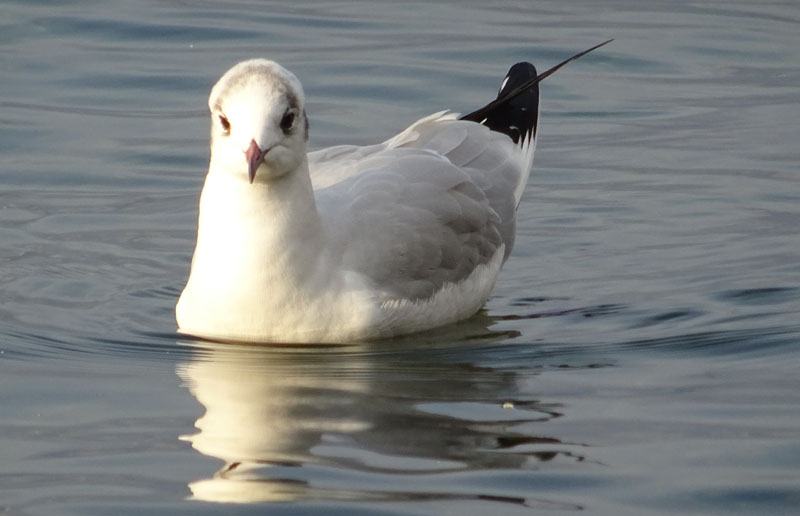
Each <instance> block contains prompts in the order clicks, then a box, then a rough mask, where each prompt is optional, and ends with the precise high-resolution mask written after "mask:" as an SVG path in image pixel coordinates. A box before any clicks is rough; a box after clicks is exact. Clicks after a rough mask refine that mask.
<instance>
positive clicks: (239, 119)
mask: <svg viewBox="0 0 800 516" xmlns="http://www.w3.org/2000/svg"><path fill="white" fill-rule="evenodd" d="M606 43H608V41H607V42H605V43H602V44H601V45H597V46H596V47H593V48H591V49H589V50H586V51H584V52H581V53H580V54H578V55H576V56H573V57H572V58H570V59H568V60H566V61H564V62H562V63H561V64H559V65H557V66H555V67H553V68H551V69H550V70H548V71H546V72H544V73H542V74H541V75H538V76H537V74H536V69H535V68H534V67H533V65H531V64H529V63H518V64H516V65H514V66H513V67H512V68H511V69H510V71H509V73H508V75H507V76H506V78H505V79H504V81H503V83H502V86H501V88H500V92H499V93H498V96H497V98H496V99H495V100H493V101H492V102H490V103H489V104H487V105H486V106H484V107H482V108H480V109H478V110H476V111H474V112H472V113H470V114H468V115H465V116H461V117H459V116H458V115H456V114H453V113H447V112H440V113H436V114H433V115H430V116H427V117H425V118H422V119H421V120H418V121H417V122H415V123H413V124H412V125H411V126H410V127H408V128H407V129H406V130H404V131H403V132H401V133H400V134H398V135H397V136H395V137H393V138H391V139H389V140H387V141H385V142H383V143H380V144H377V145H371V146H366V147H358V146H337V147H331V148H328V149H324V150H320V151H316V152H311V153H307V151H306V147H307V142H308V118H307V117H306V110H305V96H304V93H303V87H302V86H301V84H300V81H298V79H297V77H295V75H294V74H292V73H291V72H289V71H288V70H286V69H285V68H283V67H282V66H280V65H279V64H277V63H275V62H273V61H268V60H266V59H252V60H249V61H244V62H241V63H239V64H237V65H236V66H234V67H233V68H231V69H230V70H228V72H226V73H225V75H223V76H222V78H221V79H220V80H219V82H217V84H216V85H215V86H214V88H213V89H212V90H211V95H210V97H209V101H208V105H209V108H210V110H211V162H210V165H209V170H208V176H207V177H206V181H205V185H204V187H203V192H202V195H201V197H200V216H199V222H198V231H197V247H196V248H195V252H194V258H193V260H192V266H191V273H190V276H189V280H188V282H187V284H186V287H185V288H184V290H183V293H182V294H181V297H180V300H179V301H178V305H177V307H176V316H177V322H178V326H179V331H180V332H182V333H186V334H190V335H194V336H198V337H202V338H206V339H213V340H225V341H251V342H253V341H256V342H281V343H342V342H349V341H353V340H363V339H373V338H383V337H391V336H396V335H401V334H407V333H413V332H418V331H423V330H427V329H431V328H435V327H437V326H442V325H446V324H450V323H454V322H456V321H459V320H462V319H465V318H467V317H470V316H472V315H473V314H475V313H476V312H477V311H478V310H479V309H480V308H481V306H483V304H484V303H485V302H486V300H487V299H488V297H489V295H490V293H491V291H492V288H493V287H494V284H495V280H496V279H497V276H498V274H499V272H500V268H501V267H502V265H503V263H504V262H505V260H506V259H507V258H508V255H509V253H510V252H511V248H512V246H513V244H514V231H515V212H516V208H517V206H518V205H519V202H520V198H521V197H522V192H523V190H524V189H525V184H526V182H527V180H528V175H529V173H530V169H531V162H532V160H533V153H534V149H535V148H536V140H537V136H538V134H537V128H538V119H539V88H538V82H539V81H541V80H542V79H544V78H545V77H547V76H548V75H550V74H552V73H553V72H554V71H555V70H556V69H558V68H560V67H561V66H563V65H564V64H566V63H567V62H569V61H571V60H573V59H576V58H578V57H580V56H582V55H584V54H586V53H587V52H590V51H591V50H594V49H595V48H598V47H599V46H602V45H604V44H606Z"/></svg>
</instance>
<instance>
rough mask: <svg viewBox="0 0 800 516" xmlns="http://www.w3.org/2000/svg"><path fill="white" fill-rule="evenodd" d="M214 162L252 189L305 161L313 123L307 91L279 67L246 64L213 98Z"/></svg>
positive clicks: (260, 62)
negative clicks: (254, 184)
mask: <svg viewBox="0 0 800 516" xmlns="http://www.w3.org/2000/svg"><path fill="white" fill-rule="evenodd" d="M208 107H209V109H210V110H211V162H212V166H216V167H217V168H219V169H221V170H222V171H224V172H225V173H228V174H233V175H234V176H237V177H239V178H241V179H242V180H245V181H249V182H250V183H251V184H252V183H254V182H256V183H268V182H270V181H274V180H276V179H278V178H280V177H282V176H284V175H285V174H288V173H291V172H292V171H294V170H295V169H297V168H298V167H299V166H300V165H301V164H302V163H303V160H304V159H305V156H306V144H307V142H308V119H307V118H306V113H305V95H304V94H303V87H302V85H301V84H300V81H299V80H297V77H295V75H294V74H293V73H292V72H290V71H288V70H286V69H285V68H283V67H282V66H281V65H279V64H278V63H276V62H274V61H268V60H266V59H251V60H249V61H243V62H241V63H239V64H237V65H236V66H234V67H233V68H231V69H230V70H228V71H227V72H225V75H223V76H222V78H220V80H219V81H218V82H217V84H215V85H214V87H213V88H212V89H211V95H210V96H209V98H208Z"/></svg>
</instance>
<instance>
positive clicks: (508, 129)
mask: <svg viewBox="0 0 800 516" xmlns="http://www.w3.org/2000/svg"><path fill="white" fill-rule="evenodd" d="M612 41H614V40H613V39H609V40H608V41H604V42H603V43H600V44H599V45H595V46H593V47H592V48H590V49H587V50H584V51H583V52H580V53H578V54H575V55H574V56H572V57H570V58H569V59H566V60H564V61H562V62H561V63H559V64H557V65H555V66H554V67H552V68H550V69H549V70H547V71H545V72H542V73H541V74H538V75H537V73H536V68H535V67H534V66H533V65H532V64H530V63H517V64H515V65H514V66H512V67H511V69H509V70H508V74H506V77H505V79H504V80H503V83H502V85H501V86H500V91H499V93H498V94H497V98H496V99H494V100H493V101H491V102H489V103H488V104H486V105H485V106H483V107H482V108H480V109H477V110H475V111H473V112H472V113H469V114H467V115H464V116H462V117H461V120H470V121H472V122H477V123H479V124H483V125H485V126H487V127H488V128H489V129H491V130H492V131H497V132H501V133H503V134H506V135H508V136H509V137H510V138H511V139H512V140H513V141H514V143H516V144H518V145H520V146H522V147H527V146H528V145H529V144H530V143H531V141H535V139H536V133H537V129H538V125H539V83H540V82H541V81H543V80H544V79H545V78H547V77H549V76H550V75H552V74H553V73H554V72H555V71H556V70H558V69H559V68H561V67H562V66H564V65H565V64H567V63H569V62H570V61H574V60H575V59H578V58H579V57H581V56H584V55H586V54H588V53H589V52H591V51H592V50H595V49H598V48H600V47H602V46H603V45H607V44H608V43H611V42H612Z"/></svg>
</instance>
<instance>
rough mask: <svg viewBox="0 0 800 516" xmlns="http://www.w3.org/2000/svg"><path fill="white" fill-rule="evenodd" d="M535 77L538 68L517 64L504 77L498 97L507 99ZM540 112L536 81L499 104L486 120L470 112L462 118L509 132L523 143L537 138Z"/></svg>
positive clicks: (513, 138) (516, 141)
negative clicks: (473, 115) (471, 115)
mask: <svg viewBox="0 0 800 516" xmlns="http://www.w3.org/2000/svg"><path fill="white" fill-rule="evenodd" d="M536 77H537V74H536V68H535V67H534V66H533V65H532V64H530V63H517V64H515V65H514V66H512V67H511V68H510V69H509V70H508V73H507V74H506V77H505V79H503V83H502V85H501V86H500V91H499V92H498V93H497V98H498V99H503V98H506V97H507V96H508V94H509V93H510V92H512V91H515V90H517V89H518V88H520V87H521V86H523V85H524V84H527V83H529V82H530V81H531V80H532V79H535V78H536ZM538 113H539V85H538V84H534V85H533V86H531V87H529V88H527V89H525V90H523V91H522V92H521V93H519V94H517V95H515V96H514V97H513V98H509V99H508V101H507V102H504V103H502V104H499V105H496V106H495V107H494V109H492V110H491V111H490V112H488V113H486V116H485V118H483V119H476V118H469V115H467V116H466V117H461V119H462V120H471V121H473V122H478V123H481V124H483V125H485V126H486V127H488V128H489V129H491V130H492V131H496V132H499V133H503V134H506V135H508V136H509V137H510V138H511V139H512V140H513V141H514V143H520V139H523V138H524V139H525V140H529V139H530V138H531V137H533V138H535V137H536V129H537V128H536V126H537V123H538V121H539V116H538ZM473 114H475V113H473Z"/></svg>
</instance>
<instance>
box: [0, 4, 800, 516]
mask: <svg viewBox="0 0 800 516" xmlns="http://www.w3.org/2000/svg"><path fill="white" fill-rule="evenodd" d="M798 25H800V7H798V6H796V5H795V4H794V3H792V2H762V3H757V4H753V3H748V2H736V1H735V2H723V3H705V4H698V3H691V2H647V3H641V2H631V1H630V0H625V1H610V2H602V3H598V2H568V3H564V2H554V1H545V2H536V3H507V4H498V5H487V6H483V5H482V4H481V3H477V2H475V3H465V2H437V3H430V4H429V3H414V4H405V3H391V2H370V3H367V2H336V3H333V2H331V3H315V2H294V3H292V4H291V6H287V5H284V4H283V3H278V2H275V3H270V2H267V3H260V2H226V3H219V2H207V1H204V0H187V1H176V0H173V1H163V2H123V1H121V0H117V1H111V2H99V1H98V2H91V1H82V2H77V1H74V2H70V1H62V2H58V3H57V4H55V5H53V4H52V3H44V2H29V1H16V2H14V1H7V2H4V3H2V4H0V70H2V80H0V185H1V186H0V509H2V510H3V511H5V513H6V514H10V515H19V516H22V515H24V516H29V515H50V514H53V515H55V514H58V515H63V514H87V515H88V514H142V513H148V514H187V513H192V514H218V513H220V512H224V513H226V514H229V513H230V514H239V513H242V514H249V513H253V514H255V513H258V514H261V513H264V512H269V513H271V514H287V515H298V514H343V515H344V514H348V515H349V514H379V515H411V514H419V515H425V514H463V515H483V514H496V515H506V514H508V515H516V514H563V513H570V512H574V511H579V510H583V511H586V512H587V513H589V514H609V515H628V514H630V515H643V514H654V515H655V514H665V515H666V514H726V515H728V514H794V513H796V511H797V506H798V504H800V467H798V464H800V412H798V410H797V407H798V406H800V375H798V372H800V367H799V366H800V265H799V263H800V260H799V259H798V258H800V230H798V228H800V168H799V167H798V163H800V147H798V146H797V137H796V135H797V132H798V120H800V86H799V85H800V53H798V52H797V48H798V38H797V34H798V31H799V29H800V27H798ZM608 38H615V41H614V42H613V43H612V44H610V45H608V46H606V47H603V48H602V49H600V50H598V51H597V52H595V53H592V54H590V55H588V56H586V57H584V58H582V59H581V60H579V61H576V62H574V63H571V64H570V65H568V66H567V67H565V68H564V69H562V70H560V71H559V72H558V73H557V74H556V75H554V76H553V77H551V78H549V79H547V81H546V82H545V83H544V84H543V85H542V105H543V110H542V116H541V139H540V142H539V146H538V150H537V155H536V159H535V161H534V172H533V174H532V178H531V182H530V184H529V185H528V188H527V190H526V192H525V195H524V199H523V202H522V205H521V207H520V211H519V221H518V239H517V244H516V247H515V249H514V253H513V255H512V257H511V259H510V260H509V261H508V262H507V264H506V266H505V268H504V271H503V273H502V275H501V278H500V280H499V282H498V285H497V288H496V290H495V292H494V295H493V297H492V299H491V300H490V301H489V302H488V304H487V306H486V309H485V311H483V312H482V313H481V314H479V316H477V317H476V318H474V319H472V320H470V321H467V322H465V323H463V324H460V325H457V326H454V327H451V328H446V329H442V330H440V331H436V332H432V333H430V334H425V335H420V336H412V337H407V338H403V339H396V340H392V341H385V342H370V343H358V344H356V343H354V344H352V345H347V346H341V347H322V348H320V347H301V348H289V347H274V346H273V347H270V346H249V347H241V346H233V345H210V344H207V343H200V342H195V341H193V340H191V339H187V338H185V337H180V336H178V335H176V333H175V323H174V316H173V308H174V305H175V302H176V300H177V296H178V294H179V293H180V290H181V288H182V287H183V284H184V281H185V279H186V276H187V274H188V267H189V261H190V259H191V253H192V250H193V245H194V237H195V235H194V232H195V229H196V226H195V222H196V216H197V201H198V196H199V192H200V188H201V186H202V181H203V176H204V174H205V171H206V168H207V159H208V141H207V140H208V120H207V114H206V107H205V106H206V99H207V95H208V92H209V90H210V88H211V86H212V85H213V84H214V82H215V81H216V79H217V78H218V77H219V76H220V75H221V74H222V73H223V72H224V71H225V70H226V69H227V68H228V67H230V66H231V65H232V64H234V63H235V62H237V61H238V60H241V59H244V58H247V57H253V56H263V57H269V58H272V59H275V60H278V61H279V62H281V63H282V64H284V65H285V66H287V67H288V68H290V69H291V70H293V71H294V72H296V73H297V75H298V76H299V77H300V79H301V80H302V81H303V83H304V85H305V89H306V94H307V97H308V99H309V100H308V112H309V116H310V119H311V146H312V147H313V148H321V147H325V146H328V145H333V144H338V143H357V144H367V143H374V142H375V141H378V140H383V139H386V138H388V137H390V136H392V135H393V134H395V133H396V132H398V131H399V130H401V129H402V128H404V127H405V126H407V125H408V124H409V123H411V122H413V121H414V120H416V119H417V118H419V117H421V116H423V115H426V114H429V113H431V112H434V111H438V110H441V109H446V108H450V109H453V110H456V111H462V112H466V111H468V110H470V109H472V108H475V107H477V106H479V105H482V104H483V103H485V102H486V101H487V100H488V99H489V98H491V96H492V95H493V94H494V92H495V91H496V88H497V86H498V82H499V80H500V78H502V76H503V74H504V73H505V71H506V69H507V68H508V66H509V65H510V64H512V63H514V62H516V61H519V60H530V61H532V62H533V63H534V64H536V65H537V66H538V67H539V68H540V69H544V68H547V67H549V66H551V65H553V64H555V63H557V62H559V61H561V60H562V59H564V58H566V57H568V56H570V55H572V54H574V53H576V52H578V51H580V50H582V49H585V48H588V47H590V46H592V45H594V44H596V43H599V42H601V41H604V40H606V39H608ZM222 503H226V504H228V505H220V504H222Z"/></svg>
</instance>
